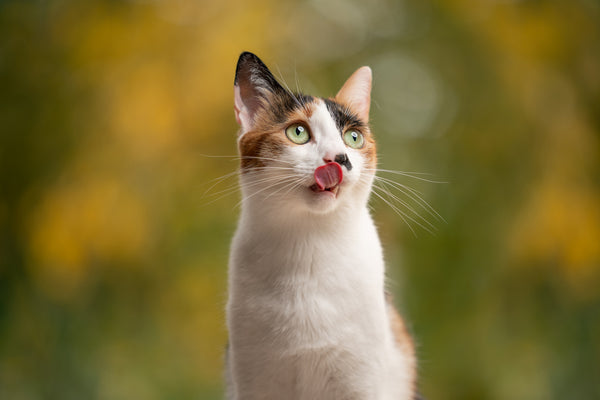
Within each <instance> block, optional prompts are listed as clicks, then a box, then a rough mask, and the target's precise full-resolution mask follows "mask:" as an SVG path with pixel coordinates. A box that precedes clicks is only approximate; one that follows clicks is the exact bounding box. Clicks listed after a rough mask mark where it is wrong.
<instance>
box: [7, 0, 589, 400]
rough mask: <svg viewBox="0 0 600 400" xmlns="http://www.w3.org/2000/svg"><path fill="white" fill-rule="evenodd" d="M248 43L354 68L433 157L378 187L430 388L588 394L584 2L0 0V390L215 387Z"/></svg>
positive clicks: (311, 64)
mask: <svg viewBox="0 0 600 400" xmlns="http://www.w3.org/2000/svg"><path fill="white" fill-rule="evenodd" d="M243 50H250V51H253V52H255V53H257V54H258V55H259V56H260V57H261V58H262V59H263V60H264V61H265V62H266V63H267V65H269V66H270V67H271V69H272V71H273V72H274V73H275V74H276V75H277V76H278V77H280V78H282V79H283V80H285V81H286V82H287V83H288V85H289V86H291V87H292V88H294V89H295V88H296V85H299V87H300V88H301V89H302V90H304V91H306V92H308V93H310V94H313V95H320V96H331V95H334V94H335V93H336V91H337V90H338V88H339V87H340V86H341V84H342V83H343V82H344V80H345V79H346V78H347V77H348V76H349V75H350V73H352V72H353V71H354V70H355V69H356V68H357V67H359V66H361V65H370V66H371V67H372V68H373V71H374V89H373V97H372V98H373V106H372V127H373V131H374V133H375V135H376V138H377V140H378V142H379V155H380V167H381V168H385V169H392V170H401V171H416V172H422V173H428V174H430V175H419V177H422V178H425V179H426V180H418V179H414V178H410V177H407V176H401V175H390V174H387V175H385V173H382V176H386V177H387V178H390V179H394V180H395V181H396V182H398V183H401V184H403V185H407V186H410V187H412V188H414V189H415V190H418V191H419V193H421V194H420V196H421V197H422V198H423V199H424V200H426V201H427V202H428V203H429V204H430V205H431V206H432V207H433V208H434V209H435V210H436V211H437V212H438V213H439V214H440V215H441V216H442V217H443V219H444V220H445V221H442V220H440V219H439V218H436V217H435V215H434V214H432V213H429V212H428V211H427V207H426V206H425V205H423V204H419V203H420V201H416V200H415V198H414V197H413V198H412V199H411V198H410V196H407V195H403V196H404V197H402V198H401V199H404V200H405V201H406V202H407V203H410V204H409V205H412V207H413V208H414V209H415V210H416V211H417V212H418V213H419V215H420V216H421V217H422V218H423V219H424V220H427V221H428V222H427V223H426V222H424V221H423V219H420V218H421V217H418V216H416V215H414V214H410V213H411V212H410V211H408V209H406V210H404V211H405V212H407V213H408V214H409V215H413V218H414V219H415V220H417V221H420V222H421V225H423V227H421V226H419V225H418V224H416V223H415V222H414V221H411V220H408V223H405V222H403V220H402V218H401V217H400V216H399V215H397V214H396V213H395V212H394V210H393V209H392V208H390V207H389V206H387V205H386V204H385V202H383V201H381V200H379V199H377V198H374V199H373V202H372V206H373V212H374V215H375V219H376V221H377V224H378V227H379V230H380V233H381V238H382V241H383V244H384V248H385V252H386V258H387V264H388V268H389V275H390V287H391V289H392V290H393V291H394V292H395V294H396V300H397V304H398V306H399V308H400V309H401V310H402V311H403V313H404V314H405V316H406V317H407V319H408V321H409V325H410V328H411V330H412V332H413V333H414V336H415V338H416V341H417V343H418V346H419V348H418V353H419V358H420V360H421V361H420V375H421V378H420V387H421V391H422V392H423V393H424V395H425V397H426V398H428V399H460V400H465V399H466V400H468V399H494V400H500V399H527V400H529V399H600V3H599V2H598V1H597V0H562V1H559V0H544V1H543V0H521V1H518V0H512V1H509V0H480V1H474V0H429V1H422V0H369V1H358V0H354V1H352V0H347V1H342V0H312V1H303V2H292V1H282V0H258V1H254V2H246V1H242V0H224V1H208V0H171V1H167V0H144V1H142V0H139V1H117V0H112V1H99V0H88V1H77V0H71V1H69V0H54V1H41V0H40V1H34V0H21V1H10V0H3V1H0V85H1V86H0V126H1V130H2V134H1V135H2V136H1V141H0V399H7V400H26V399H27V400H28V399H61V400H69V399H115V400H116V399H151V400H152V399H220V398H222V393H223V384H222V370H223V350H224V347H225V344H226V340H227V339H226V328H225V322H224V305H225V301H226V265H227V258H228V247H229V241H230V238H231V236H232V234H233V232H234V229H235V224H236V216H237V214H238V212H239V207H238V206H237V203H238V201H239V193H238V192H236V191H231V192H230V191H228V189H229V188H231V187H234V186H235V184H236V178H235V176H233V175H231V176H228V175H226V174H229V173H231V172H234V171H235V170H236V168H237V162H236V161H235V159H233V158H232V157H214V156H234V155H235V154H236V145H235V133H236V130H237V127H236V124H235V119H234V115H233V108H232V106H233V96H232V95H233V91H232V85H233V77H234V70H235V63H236V61H237V57H238V55H239V53H240V52H241V51H243ZM220 177H223V179H222V180H218V178H220ZM435 182H446V183H435ZM213 185H214V186H213ZM397 195H402V194H401V193H398V192H397ZM400 207H401V208H402V207H403V206H400ZM428 224H431V226H429V225H428ZM424 228H427V229H424ZM427 230H429V231H431V232H428V231H427Z"/></svg>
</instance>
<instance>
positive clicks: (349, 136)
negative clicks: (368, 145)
mask: <svg viewBox="0 0 600 400" xmlns="http://www.w3.org/2000/svg"><path fill="white" fill-rule="evenodd" d="M344 142H345V143H346V144H347V145H348V146H349V147H352V148H353V149H360V148H361V147H363V145H364V144H365V138H364V137H363V135H362V133H360V132H357V131H353V130H352V129H350V130H348V131H346V132H344Z"/></svg>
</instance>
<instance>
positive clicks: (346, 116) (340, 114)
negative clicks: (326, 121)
mask: <svg viewBox="0 0 600 400" xmlns="http://www.w3.org/2000/svg"><path fill="white" fill-rule="evenodd" d="M323 101H324V103H325V105H326V106H327V111H329V114H331V118H333V120H334V121H335V124H336V126H337V127H338V129H339V130H340V132H342V131H344V130H345V129H347V128H364V127H365V123H364V122H363V121H362V120H361V119H360V118H358V116H357V115H356V114H355V113H354V112H352V111H351V110H350V109H349V108H348V107H346V106H344V105H342V104H340V103H338V102H336V101H334V100H331V99H323Z"/></svg>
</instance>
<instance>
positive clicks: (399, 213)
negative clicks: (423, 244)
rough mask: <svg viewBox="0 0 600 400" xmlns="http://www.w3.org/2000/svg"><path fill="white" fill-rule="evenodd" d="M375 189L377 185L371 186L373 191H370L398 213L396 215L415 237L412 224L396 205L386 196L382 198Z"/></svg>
mask: <svg viewBox="0 0 600 400" xmlns="http://www.w3.org/2000/svg"><path fill="white" fill-rule="evenodd" d="M377 189H379V188H378V187H375V186H373V191H372V193H373V194H374V195H375V196H377V197H379V198H380V199H381V200H382V201H383V202H384V203H386V204H387V205H388V206H390V208H391V209H392V210H393V211H394V212H396V214H398V216H399V217H400V218H401V219H402V221H404V223H405V224H406V225H407V226H408V228H409V229H410V230H411V232H412V233H413V235H415V237H417V233H416V232H415V230H414V229H413V227H412V225H411V224H410V222H408V221H407V220H406V218H405V217H404V213H403V212H402V211H401V210H399V209H398V208H397V207H396V206H394V205H393V204H392V203H390V201H389V200H387V199H386V198H384V197H383V196H382V195H380V194H379V193H377Z"/></svg>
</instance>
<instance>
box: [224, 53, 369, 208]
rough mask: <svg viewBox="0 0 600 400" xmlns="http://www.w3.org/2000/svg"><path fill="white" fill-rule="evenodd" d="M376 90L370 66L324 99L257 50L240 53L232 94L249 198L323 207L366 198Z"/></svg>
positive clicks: (246, 197)
mask: <svg viewBox="0 0 600 400" xmlns="http://www.w3.org/2000/svg"><path fill="white" fill-rule="evenodd" d="M370 96H371V70H370V69H369V68H368V67H362V68H359V69H358V70H357V71H356V72H355V73H354V74H353V75H352V76H351V77H350V78H349V79H348V80H347V81H346V83H345V84H344V85H343V86H342V88H341V89H340V91H339V92H338V93H337V95H336V96H335V97H334V98H327V99H325V98H318V97H312V96H308V95H305V94H301V93H292V92H291V91H290V90H289V89H287V88H284V87H283V86H282V85H281V84H280V83H279V82H277V80H276V79H275V78H274V77H273V74H272V73H271V72H270V71H269V69H268V68H267V67H266V66H265V64H263V62H262V61H261V60H260V59H259V58H258V57H257V56H255V55H254V54H252V53H247V52H246V53H242V55H241V56H240V58H239V61H238V64H237V69H236V76H235V86H234V97H235V116H236V120H237V122H238V124H239V125H240V130H239V133H238V148H239V153H240V157H241V185H242V190H243V195H244V201H247V200H251V199H252V200H253V201H259V202H261V203H263V204H265V203H267V202H268V203H271V202H273V203H275V202H280V203H281V204H282V205H284V206H285V207H286V210H289V211H290V212H293V211H301V212H304V211H308V212H311V213H318V214H324V213H329V212H332V211H333V210H336V209H338V208H339V207H342V206H348V205H356V204H359V205H364V204H365V203H366V201H367V199H368V196H369V192H370V188H371V184H372V181H373V176H374V171H375V165H376V151H375V142H374V140H373V137H372V135H371V132H370V130H369V126H368V120H369V107H370ZM265 205H267V204H265ZM268 205H269V206H273V204H268Z"/></svg>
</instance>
